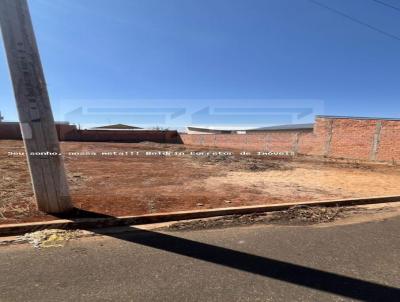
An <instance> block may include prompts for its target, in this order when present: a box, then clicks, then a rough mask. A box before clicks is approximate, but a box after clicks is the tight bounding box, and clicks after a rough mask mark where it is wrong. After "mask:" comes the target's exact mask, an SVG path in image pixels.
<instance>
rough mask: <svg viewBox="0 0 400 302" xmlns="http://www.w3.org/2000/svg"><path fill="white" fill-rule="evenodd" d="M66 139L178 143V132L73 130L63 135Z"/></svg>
mask: <svg viewBox="0 0 400 302" xmlns="http://www.w3.org/2000/svg"><path fill="white" fill-rule="evenodd" d="M63 140H66V141H81V142H125V143H139V142H143V141H150V142H156V143H170V144H175V143H180V138H179V135H178V132H176V131H159V130H134V131H132V130H115V131H114V130H75V131H73V132H69V133H68V134H67V135H65V136H64V138H63Z"/></svg>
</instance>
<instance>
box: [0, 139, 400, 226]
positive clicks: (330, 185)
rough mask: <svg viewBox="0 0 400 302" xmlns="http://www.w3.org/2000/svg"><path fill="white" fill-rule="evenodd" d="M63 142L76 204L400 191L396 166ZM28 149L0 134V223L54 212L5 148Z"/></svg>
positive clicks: (188, 206) (270, 199) (123, 211)
mask: <svg viewBox="0 0 400 302" xmlns="http://www.w3.org/2000/svg"><path fill="white" fill-rule="evenodd" d="M62 150H63V154H64V157H65V163H66V169H67V173H68V180H69V185H70V191H71V195H72V199H73V202H74V205H75V207H77V208H79V209H83V210H86V211H91V212H96V213H101V214H106V215H112V216H122V215H139V214H147V213H160V212H171V211H178V210H192V209H207V208H219V207H229V206H242V205H259V204H272V203H280V202H301V201H308V200H321V199H324V200H325V199H336V198H351V197H367V196H379V195H400V168H399V167H397V166H389V165H365V164H354V163H334V162H325V161H320V160H315V161H314V160H310V159H307V160H305V159H301V158H295V159H293V158H284V157H282V158H277V157H276V158H271V157H259V156H255V155H252V156H240V155H239V154H238V153H237V152H236V153H235V154H234V155H215V154H208V155H207V154H204V153H201V154H200V153H198V155H196V156H193V155H189V154H188V152H190V151H193V152H207V151H222V150H208V149H207V148H202V147H193V146H184V145H167V144H155V143H139V144H128V143H80V142H63V143H62ZM23 151H24V149H23V146H22V142H21V141H5V140H3V141H0V223H15V222H23V221H38V220H50V219H54V217H52V216H50V215H45V214H43V213H41V212H39V211H37V210H36V207H35V203H34V201H33V193H32V189H31V185H30V180H29V174H28V168H27V164H26V160H25V156H24V155H13V156H10V155H9V154H8V152H23ZM150 151H151V152H153V154H152V155H146V154H145V152H150ZM167 151H168V152H185V154H184V155H179V154H178V155H172V156H171V155H168V154H165V153H162V152H167ZM227 151H229V150H227ZM230 151H232V150H230ZM69 152H81V155H79V156H78V155H76V154H69ZM86 152H92V153H93V152H96V153H97V154H96V155H93V154H92V155H82V153H86ZM101 152H128V153H126V154H128V155H126V154H125V153H123V154H120V153H118V154H113V155H103V156H102V155H100V154H99V153H101ZM130 152H133V153H132V154H134V155H132V154H131V153H130ZM136 152H139V154H137V153H136ZM158 152H161V155H159V153H158Z"/></svg>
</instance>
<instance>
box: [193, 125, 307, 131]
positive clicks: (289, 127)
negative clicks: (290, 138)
mask: <svg viewBox="0 0 400 302" xmlns="http://www.w3.org/2000/svg"><path fill="white" fill-rule="evenodd" d="M313 129H314V124H313V123H310V124H289V125H278V126H269V127H260V128H252V129H213V128H205V127H192V126H189V127H187V130H188V131H195V132H204V133H237V132H241V131H244V132H256V131H283V130H313Z"/></svg>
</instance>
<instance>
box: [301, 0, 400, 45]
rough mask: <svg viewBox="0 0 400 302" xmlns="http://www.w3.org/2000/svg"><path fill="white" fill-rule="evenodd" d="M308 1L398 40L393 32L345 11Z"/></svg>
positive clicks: (312, 0) (399, 38)
mask: <svg viewBox="0 0 400 302" xmlns="http://www.w3.org/2000/svg"><path fill="white" fill-rule="evenodd" d="M308 1H310V2H311V3H313V4H315V5H318V6H320V7H322V8H325V9H327V10H329V11H330V12H332V13H335V14H338V15H340V16H342V17H344V18H346V19H349V20H351V21H353V22H355V23H357V24H360V25H362V26H365V27H367V28H369V29H370V30H373V31H375V32H378V33H380V34H382V35H384V36H387V37H389V38H392V39H395V40H397V41H400V37H399V36H396V35H394V34H391V33H388V32H386V31H384V30H382V29H380V28H378V27H375V26H373V25H370V24H368V23H366V22H364V21H361V20H358V19H356V18H354V17H352V16H350V15H348V14H346V13H344V12H342V11H340V10H337V9H335V8H332V7H330V6H328V5H325V4H323V3H321V2H319V1H316V0H308Z"/></svg>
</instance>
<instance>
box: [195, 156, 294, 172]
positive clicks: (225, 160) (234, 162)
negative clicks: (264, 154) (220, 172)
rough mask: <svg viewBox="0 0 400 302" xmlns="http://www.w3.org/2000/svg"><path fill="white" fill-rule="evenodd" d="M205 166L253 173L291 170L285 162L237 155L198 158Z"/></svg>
mask: <svg viewBox="0 0 400 302" xmlns="http://www.w3.org/2000/svg"><path fill="white" fill-rule="evenodd" d="M199 159H200V160H201V161H202V162H203V163H206V164H217V165H225V166H226V168H227V169H228V170H230V171H238V170H239V171H253V172H261V171H266V170H291V169H293V167H291V166H289V165H288V163H287V162H284V161H281V160H271V159H264V158H257V157H252V156H238V155H208V156H204V157H200V158H199Z"/></svg>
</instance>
